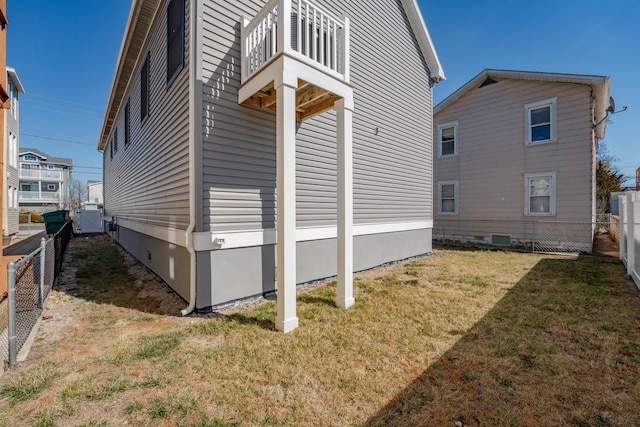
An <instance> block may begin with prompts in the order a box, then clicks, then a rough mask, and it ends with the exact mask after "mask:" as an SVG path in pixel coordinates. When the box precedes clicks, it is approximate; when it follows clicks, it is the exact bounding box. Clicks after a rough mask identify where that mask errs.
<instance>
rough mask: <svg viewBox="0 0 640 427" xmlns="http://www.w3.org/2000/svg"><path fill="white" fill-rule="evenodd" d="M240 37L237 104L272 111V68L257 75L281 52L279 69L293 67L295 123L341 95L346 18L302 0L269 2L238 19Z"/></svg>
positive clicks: (346, 74)
mask: <svg viewBox="0 0 640 427" xmlns="http://www.w3.org/2000/svg"><path fill="white" fill-rule="evenodd" d="M283 16H286V17H290V18H289V19H282V17H283ZM241 38H242V46H241V56H242V65H241V68H242V72H241V78H242V85H241V88H240V89H239V92H238V96H239V102H240V103H241V104H244V105H250V106H254V107H257V108H261V109H266V110H271V111H276V108H277V107H276V93H275V92H276V91H275V87H274V84H275V82H276V81H278V76H277V74H278V72H277V71H276V72H275V73H274V72H271V73H268V72H267V73H266V74H267V76H261V74H262V72H263V71H265V70H268V69H269V68H270V66H271V65H273V64H274V63H275V62H277V60H278V59H279V58H280V57H281V56H283V55H284V56H286V57H287V58H288V59H289V60H290V61H288V63H287V65H286V66H284V65H282V67H280V68H287V69H288V70H291V69H292V68H294V67H295V68H296V69H297V73H296V74H298V75H297V77H298V78H297V81H296V82H294V84H295V86H296V119H297V120H298V121H302V120H305V119H307V118H310V117H312V116H314V115H316V114H319V113H322V112H324V111H326V110H329V109H331V108H333V105H334V103H335V101H337V100H338V99H340V98H343V92H344V89H343V87H342V86H343V85H344V84H347V85H348V83H349V19H348V18H346V17H343V18H341V19H340V18H336V17H334V16H332V15H331V14H329V13H327V12H325V11H323V10H322V9H321V8H320V7H318V6H316V5H314V4H313V3H311V2H309V1H308V0H299V1H298V2H296V3H293V2H292V1H291V0H271V1H269V2H268V3H267V4H266V5H265V7H264V8H263V9H262V10H261V11H260V13H259V14H258V15H257V16H255V17H254V18H253V19H251V20H247V19H244V22H243V25H242V30H241ZM282 41H288V42H286V43H283V42H282ZM283 64H284V63H283ZM274 68H279V67H274ZM272 71H274V70H272ZM258 76H260V77H263V78H256V77H258ZM279 78H280V79H282V77H281V76H280V77H279ZM341 84H342V85H341Z"/></svg>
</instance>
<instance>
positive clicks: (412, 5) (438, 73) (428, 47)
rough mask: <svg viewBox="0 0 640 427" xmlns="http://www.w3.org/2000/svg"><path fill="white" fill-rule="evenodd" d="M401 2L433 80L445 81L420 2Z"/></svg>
mask: <svg viewBox="0 0 640 427" xmlns="http://www.w3.org/2000/svg"><path fill="white" fill-rule="evenodd" d="M400 1H401V2H402V6H403V7H404V10H405V12H406V13H407V18H408V19H409V23H410V24H411V28H413V32H414V33H415V36H416V40H417V41H418V45H419V46H420V50H421V51H422V55H423V56H424V59H425V60H426V61H427V66H428V67H429V71H430V73H431V80H432V81H433V82H434V83H438V82H441V81H443V80H445V79H446V77H445V75H444V70H443V69H442V65H441V64H440V59H439V58H438V54H437V52H436V49H435V46H434V45H433V41H432V40H431V36H430V35H429V30H428V29H427V25H426V24H425V22H424V19H423V17H422V13H421V12H420V6H418V2H417V1H416V0H400Z"/></svg>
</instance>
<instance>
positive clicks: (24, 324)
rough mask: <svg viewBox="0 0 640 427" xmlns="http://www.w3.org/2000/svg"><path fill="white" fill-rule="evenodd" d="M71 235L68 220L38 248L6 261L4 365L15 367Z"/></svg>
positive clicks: (0, 345)
mask: <svg viewBox="0 0 640 427" xmlns="http://www.w3.org/2000/svg"><path fill="white" fill-rule="evenodd" d="M71 234H72V224H71V222H67V223H66V224H65V225H64V226H63V227H62V228H61V229H60V231H58V232H57V233H56V234H55V235H53V236H52V237H49V238H48V239H44V238H43V239H42V243H41V245H40V247H39V248H38V249H36V250H35V251H33V252H32V253H30V254H29V255H27V256H25V257H23V258H21V259H20V260H18V261H17V262H15V263H13V262H12V263H9V266H8V271H7V272H6V273H4V272H3V274H7V275H8V280H9V283H8V298H5V299H4V300H3V301H2V302H1V303H0V328H1V332H2V333H1V335H0V350H2V356H3V362H4V366H7V365H8V366H9V367H11V368H13V367H15V364H16V358H17V354H18V352H19V351H20V350H21V349H22V347H23V346H24V344H25V343H26V342H27V339H28V338H29V335H30V334H31V331H32V330H33V328H34V326H35V325H36V323H37V321H38V319H40V316H41V315H42V309H43V307H44V302H45V301H46V299H47V296H48V295H49V292H50V291H51V289H52V288H53V284H54V279H55V277H56V276H57V275H58V273H60V271H61V270H62V259H63V256H64V252H65V250H66V249H67V245H68V244H69V240H70V239H71Z"/></svg>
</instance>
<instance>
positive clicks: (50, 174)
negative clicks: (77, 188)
mask: <svg viewBox="0 0 640 427" xmlns="http://www.w3.org/2000/svg"><path fill="white" fill-rule="evenodd" d="M20 178H31V179H40V180H51V181H60V180H62V172H61V171H55V170H53V171H52V170H46V169H45V170H40V169H20Z"/></svg>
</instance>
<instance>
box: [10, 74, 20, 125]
mask: <svg viewBox="0 0 640 427" xmlns="http://www.w3.org/2000/svg"><path fill="white" fill-rule="evenodd" d="M7 80H8V81H7V89H9V96H10V97H11V102H10V104H9V110H10V112H11V117H13V118H14V119H15V118H16V112H17V111H18V107H17V105H16V103H17V101H18V92H17V91H16V88H15V86H14V85H13V82H12V81H11V79H7Z"/></svg>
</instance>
